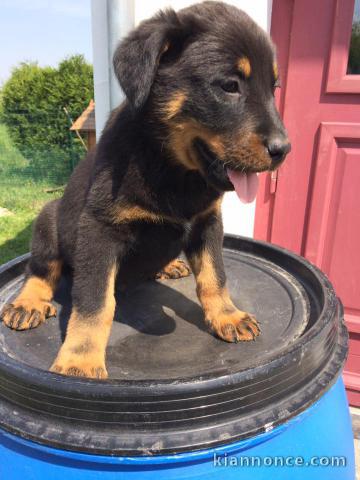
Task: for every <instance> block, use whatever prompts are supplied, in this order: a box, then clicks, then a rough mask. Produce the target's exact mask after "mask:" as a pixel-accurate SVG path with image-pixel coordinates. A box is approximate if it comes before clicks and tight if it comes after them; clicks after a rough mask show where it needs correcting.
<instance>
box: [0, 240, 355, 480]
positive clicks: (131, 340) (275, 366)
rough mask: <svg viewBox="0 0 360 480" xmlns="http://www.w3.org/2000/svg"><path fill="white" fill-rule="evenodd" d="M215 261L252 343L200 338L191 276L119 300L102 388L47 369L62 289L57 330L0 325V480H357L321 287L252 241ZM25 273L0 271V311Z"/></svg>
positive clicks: (64, 299) (326, 292) (327, 295)
mask: <svg viewBox="0 0 360 480" xmlns="http://www.w3.org/2000/svg"><path fill="white" fill-rule="evenodd" d="M224 259H225V266H226V270H227V276H228V282H229V288H230V291H231V295H232V297H233V298H234V300H235V303H237V304H239V306H240V307H245V308H243V309H246V310H248V311H251V312H252V313H255V315H256V316H257V318H258V319H259V321H260V322H261V327H262V335H261V336H260V337H259V339H258V340H256V342H249V343H248V344H240V345H229V344H226V343H225V342H222V341H221V340H219V339H216V338H214V337H212V336H211V335H209V333H208V332H206V331H205V329H204V328H203V326H202V323H201V322H202V316H201V311H200V309H199V307H198V305H197V304H196V297H195V294H194V293H192V292H193V290H194V289H193V283H192V282H193V280H192V279H191V278H187V279H181V280H175V281H168V282H147V283H145V284H144V285H140V286H138V287H136V288H135V289H134V290H132V291H131V292H127V293H122V294H121V296H120V297H119V302H118V313H117V314H118V315H119V317H120V319H121V322H116V321H115V324H114V329H113V332H112V339H111V340H110V345H109V350H108V366H109V371H110V378H109V380H107V381H97V380H87V379H81V378H76V379H75V378H70V377H64V376H61V375H57V374H52V373H50V372H48V371H47V368H48V366H49V364H50V363H51V360H52V357H53V355H54V352H55V351H56V349H57V348H58V346H59V345H60V343H61V334H62V332H63V329H64V324H66V319H67V317H66V316H67V315H68V314H69V310H70V309H69V308H67V306H68V303H69V301H70V300H69V298H70V297H69V283H70V279H68V278H64V279H63V281H62V285H61V287H60V290H59V292H58V293H57V296H56V302H57V304H58V310H59V313H58V320H59V321H56V320H52V321H51V320H50V321H49V322H48V323H47V324H45V325H43V326H41V327H40V328H38V329H35V330H33V331H29V332H23V333H19V332H14V331H11V330H9V329H7V328H6V327H5V326H4V325H0V479H1V480H2V479H9V480H17V479H21V480H24V479H26V480H32V479H36V480H39V479H40V480H41V479H54V480H57V479H61V480H63V479H67V480H70V479H75V478H76V479H77V480H82V479H84V480H85V479H89V480H90V479H99V478H101V479H118V480H121V479H130V480H131V479H144V480H145V479H150V478H151V479H152V480H153V479H154V478H157V479H158V480H160V479H167V480H168V479H187V478H188V479H202V480H204V479H225V480H227V479H242V480H247V479H249V480H250V479H251V480H259V479H266V480H268V479H276V480H278V479H279V480H281V479H286V480H288V479H290V478H291V479H302V480H303V479H309V480H312V479H314V480H315V479H316V480H331V479H334V480H335V479H336V480H345V479H346V480H347V479H348V480H353V479H354V476H355V474H354V449H353V438H352V430H351V422H350V415H349V409H348V405H347V399H346V395H345V390H344V385H343V382H342V380H341V371H342V367H343V364H344V361H345V358H346V353H347V331H346V328H345V326H344V321H343V310H342V307H341V303H340V301H339V299H338V298H337V297H336V294H335V292H334V290H333V288H332V286H331V284H330V283H329V281H328V279H327V278H326V277H325V276H324V275H323V274H322V273H321V272H320V271H319V270H318V269H317V268H315V267H314V266H312V265H310V264H309V263H308V262H306V261H305V260H304V259H302V258H300V257H298V256H296V255H293V254H292V253H289V252H287V251H285V250H283V249H280V248H277V247H274V246H271V245H268V244H265V243H262V242H255V241H252V240H247V239H243V238H240V237H234V236H231V237H230V236H229V237H227V238H225V243H224ZM25 263H26V257H22V258H20V259H18V260H16V261H13V262H10V263H8V264H7V265H5V266H3V267H0V308H1V304H2V303H5V302H9V301H11V298H12V296H15V295H16V293H17V291H18V289H19V288H20V285H21V281H22V274H23V270H24V265H25ZM145 306H146V309H145ZM149 311H150V312H151V316H149V314H148V312H149ZM164 315H165V316H164ZM165 320H166V321H165Z"/></svg>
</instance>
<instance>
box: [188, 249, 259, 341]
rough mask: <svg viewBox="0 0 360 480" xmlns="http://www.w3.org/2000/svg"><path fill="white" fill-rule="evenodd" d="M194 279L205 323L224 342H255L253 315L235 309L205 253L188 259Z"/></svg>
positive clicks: (255, 322)
mask: <svg viewBox="0 0 360 480" xmlns="http://www.w3.org/2000/svg"><path fill="white" fill-rule="evenodd" d="M191 267H192V269H193V272H194V274H195V277H196V284H197V289H196V290H197V294H198V297H199V300H200V303H201V305H202V307H203V310H204V313H205V321H206V323H207V324H208V325H209V327H210V328H211V330H212V331H213V332H215V333H216V335H217V336H219V337H220V338H222V339H223V340H225V341H227V342H239V341H249V340H254V339H255V337H257V336H258V335H259V333H260V329H259V326H258V323H257V321H256V319H255V317H253V316H252V315H250V314H249V313H247V312H243V311H241V310H238V309H237V308H236V307H235V305H234V304H233V302H232V300H231V298H230V295H229V292H228V291H227V289H226V288H225V287H224V288H221V287H220V286H219V282H218V279H217V275H216V271H215V268H214V261H213V259H212V257H211V255H210V253H209V252H208V251H207V250H204V251H203V252H201V254H200V255H198V256H195V257H193V258H192V259H191Z"/></svg>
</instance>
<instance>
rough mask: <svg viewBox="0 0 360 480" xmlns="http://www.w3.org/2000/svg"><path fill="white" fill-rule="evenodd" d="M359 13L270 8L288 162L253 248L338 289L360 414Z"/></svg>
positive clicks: (294, 4) (326, 6)
mask: <svg viewBox="0 0 360 480" xmlns="http://www.w3.org/2000/svg"><path fill="white" fill-rule="evenodd" d="M359 3H360V2H359V0H356V10H355V16H354V5H355V1H354V0H317V1H315V2H314V0H274V1H273V13H272V26H271V29H272V37H273V39H274V41H275V43H276V45H277V49H278V61H279V67H280V77H281V83H282V88H281V91H280V92H279V98H278V102H279V108H280V111H281V113H282V115H283V118H284V122H285V125H286V127H287V129H288V131H289V136H290V139H291V143H292V152H291V154H290V155H289V156H288V159H287V160H286V162H285V164H284V165H283V166H282V167H281V169H280V170H279V172H278V174H277V177H276V176H274V175H273V176H272V177H271V176H270V174H269V175H268V176H267V177H265V178H263V179H262V184H261V190H260V194H259V195H258V198H257V209H256V219H255V236H256V237H257V238H260V239H265V240H268V241H271V242H273V243H276V244H279V245H282V246H284V247H286V248H289V249H290V250H293V251H295V252H297V253H300V254H301V255H304V256H305V257H306V258H308V259H309V260H310V261H312V262H314V263H315V264H316V265H318V266H319V267H320V268H321V269H322V270H323V271H324V272H325V273H326V274H327V275H328V276H329V277H330V279H331V281H332V282H333V285H334V287H335V289H336V292H337V294H338V296H339V297H340V298H341V300H342V302H343V304H344V307H345V318H346V322H347V326H348V328H349V330H350V353H349V358H348V361H347V364H346V367H345V373H344V379H345V383H346V386H347V389H348V395H349V399H350V402H351V403H352V404H354V405H360V74H347V69H348V57H349V45H350V37H351V31H352V24H353V22H354V21H355V20H356V19H357V14H359V13H358V10H360V6H359ZM359 20H360V18H359ZM359 30H360V27H359ZM358 48H360V44H358ZM359 73H360V72H359Z"/></svg>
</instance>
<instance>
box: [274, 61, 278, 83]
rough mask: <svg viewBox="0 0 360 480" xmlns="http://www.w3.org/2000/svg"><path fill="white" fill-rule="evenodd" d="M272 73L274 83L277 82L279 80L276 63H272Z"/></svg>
mask: <svg viewBox="0 0 360 480" xmlns="http://www.w3.org/2000/svg"><path fill="white" fill-rule="evenodd" d="M273 71H274V78H275V81H277V80H278V79H279V68H278V64H277V63H276V62H274V63H273Z"/></svg>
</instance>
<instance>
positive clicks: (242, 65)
mask: <svg viewBox="0 0 360 480" xmlns="http://www.w3.org/2000/svg"><path fill="white" fill-rule="evenodd" d="M237 67H238V69H239V70H240V72H241V73H242V74H243V75H244V77H245V78H249V77H250V75H251V64H250V60H249V59H248V58H247V57H241V58H239V60H238V62H237Z"/></svg>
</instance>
